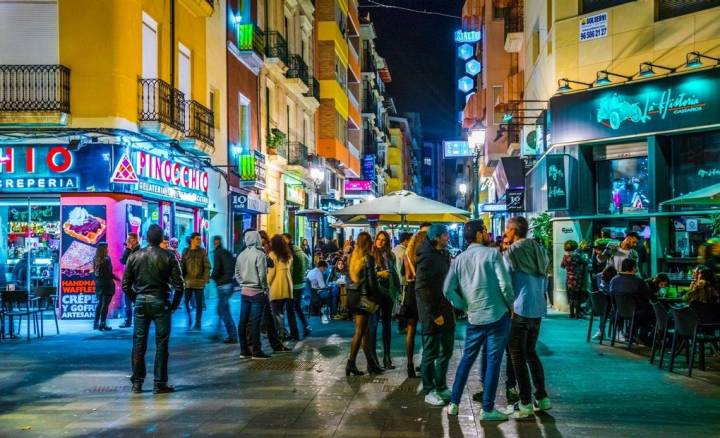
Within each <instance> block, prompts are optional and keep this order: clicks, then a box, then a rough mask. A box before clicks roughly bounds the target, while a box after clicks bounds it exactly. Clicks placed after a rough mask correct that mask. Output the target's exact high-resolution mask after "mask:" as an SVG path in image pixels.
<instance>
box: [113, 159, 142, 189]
mask: <svg viewBox="0 0 720 438" xmlns="http://www.w3.org/2000/svg"><path fill="white" fill-rule="evenodd" d="M110 182H114V183H120V184H137V183H138V177H137V173H135V169H134V168H133V165H132V162H131V161H130V157H129V156H128V154H123V155H122V157H120V161H119V162H118V164H117V166H115V171H114V172H113V175H112V178H110Z"/></svg>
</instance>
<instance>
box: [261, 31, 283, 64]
mask: <svg viewBox="0 0 720 438" xmlns="http://www.w3.org/2000/svg"><path fill="white" fill-rule="evenodd" d="M265 55H267V57H268V58H277V59H279V60H280V61H282V62H283V63H285V65H287V64H288V46H287V42H286V41H285V38H283V36H282V34H280V32H278V31H276V30H271V31H269V32H266V33H265Z"/></svg>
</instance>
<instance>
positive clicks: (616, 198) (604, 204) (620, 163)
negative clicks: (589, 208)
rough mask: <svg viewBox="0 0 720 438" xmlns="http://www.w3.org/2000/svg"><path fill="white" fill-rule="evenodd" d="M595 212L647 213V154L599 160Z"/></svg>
mask: <svg viewBox="0 0 720 438" xmlns="http://www.w3.org/2000/svg"><path fill="white" fill-rule="evenodd" d="M596 165H597V181H598V213H610V214H622V213H646V212H647V211H648V207H649V205H650V200H649V197H648V159H647V157H639V158H625V159H620V160H605V161H598V162H597V163H596Z"/></svg>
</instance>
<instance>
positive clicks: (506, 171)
mask: <svg viewBox="0 0 720 438" xmlns="http://www.w3.org/2000/svg"><path fill="white" fill-rule="evenodd" d="M493 176H494V179H495V190H496V191H497V196H498V198H502V197H503V196H504V195H505V192H507V191H508V190H510V189H521V188H524V187H525V172H524V170H523V162H522V160H521V159H520V157H503V158H501V159H500V163H498V167H497V169H495V173H494V175H493Z"/></svg>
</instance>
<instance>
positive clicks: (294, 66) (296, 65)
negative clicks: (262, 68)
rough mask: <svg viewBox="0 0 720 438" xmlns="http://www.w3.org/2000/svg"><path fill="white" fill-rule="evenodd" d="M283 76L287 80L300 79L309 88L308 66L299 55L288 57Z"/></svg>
mask: <svg viewBox="0 0 720 438" xmlns="http://www.w3.org/2000/svg"><path fill="white" fill-rule="evenodd" d="M285 76H287V78H288V79H300V80H301V81H302V82H303V83H304V84H305V85H307V86H308V87H309V86H310V81H309V76H308V66H307V64H305V61H304V60H303V58H302V56H300V55H290V58H289V63H288V70H287V72H285Z"/></svg>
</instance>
